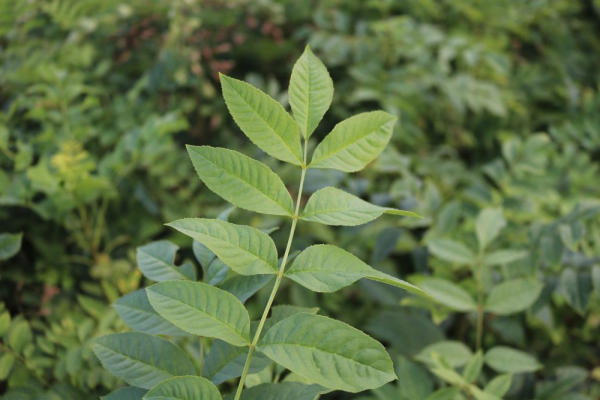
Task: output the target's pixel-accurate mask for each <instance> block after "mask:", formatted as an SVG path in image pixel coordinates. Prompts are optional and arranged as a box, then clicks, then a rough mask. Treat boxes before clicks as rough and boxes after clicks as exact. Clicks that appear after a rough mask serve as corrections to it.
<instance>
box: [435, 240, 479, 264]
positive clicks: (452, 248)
mask: <svg viewBox="0 0 600 400" xmlns="http://www.w3.org/2000/svg"><path fill="white" fill-rule="evenodd" d="M427 247H428V248H429V251H430V252H432V253H433V254H434V255H435V256H437V257H439V258H441V259H442V260H444V261H449V262H452V263H457V264H463V265H473V264H475V261H476V259H475V254H473V252H472V251H471V250H469V248H468V247H466V246H465V245H463V244H462V243H459V242H455V241H454V240H449V239H435V240H431V241H430V242H429V244H428V245H427Z"/></svg>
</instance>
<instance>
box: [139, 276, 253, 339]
mask: <svg viewBox="0 0 600 400" xmlns="http://www.w3.org/2000/svg"><path fill="white" fill-rule="evenodd" d="M146 291H147V292H148V300H150V304H152V307H154V309H155V310H156V312H158V313H159V314H160V315H161V316H162V317H163V318H165V319H166V320H168V321H169V322H171V323H172V324H173V325H175V326H177V327H178V328H180V329H182V330H183V331H185V332H188V333H191V334H193V335H198V336H207V337H216V338H220V339H222V340H224V341H226V342H228V343H231V344H233V345H234V346H245V345H247V344H248V343H249V341H250V339H249V334H250V317H249V316H248V311H246V309H245V308H244V306H243V304H242V303H241V302H240V301H239V300H238V299H236V298H235V296H233V295H232V294H231V293H228V292H226V291H224V290H222V289H219V288H216V287H214V286H210V285H208V284H206V283H202V282H186V281H172V282H163V283H157V284H155V285H152V286H150V287H148V288H146Z"/></svg>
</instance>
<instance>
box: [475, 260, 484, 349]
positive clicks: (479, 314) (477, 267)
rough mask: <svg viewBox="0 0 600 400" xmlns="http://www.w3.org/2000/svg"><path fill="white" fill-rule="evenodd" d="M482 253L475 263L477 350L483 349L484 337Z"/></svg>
mask: <svg viewBox="0 0 600 400" xmlns="http://www.w3.org/2000/svg"><path fill="white" fill-rule="evenodd" d="M481 268H483V266H482V263H481V255H479V256H478V257H477V263H476V264H475V275H476V279H477V339H476V346H475V347H476V350H477V351H479V350H481V341H482V337H483V300H484V299H483V297H484V293H483V280H482V277H481Z"/></svg>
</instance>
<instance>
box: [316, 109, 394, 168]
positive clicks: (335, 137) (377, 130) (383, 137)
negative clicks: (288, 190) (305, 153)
mask: <svg viewBox="0 0 600 400" xmlns="http://www.w3.org/2000/svg"><path fill="white" fill-rule="evenodd" d="M395 123H396V117H394V116H393V115H391V114H388V113H385V112H383V111H373V112H368V113H362V114H358V115H355V116H353V117H350V118H348V119H346V120H345V121H342V122H340V123H339V124H337V125H336V126H335V127H334V128H333V130H332V131H331V133H329V135H327V136H326V137H325V139H324V140H323V141H322V142H321V143H319V145H318V146H317V148H316V149H315V152H314V154H313V157H312V161H311V163H310V165H309V167H310V168H333V169H337V170H339V171H344V172H356V171H360V170H361V169H363V168H364V167H365V166H366V165H367V164H368V163H370V162H371V161H373V160H374V159H375V158H377V156H378V155H379V154H380V153H381V152H382V151H383V149H384V148H385V146H386V145H387V144H388V142H389V141H390V138H391V137H392V131H393V129H394V124H395Z"/></svg>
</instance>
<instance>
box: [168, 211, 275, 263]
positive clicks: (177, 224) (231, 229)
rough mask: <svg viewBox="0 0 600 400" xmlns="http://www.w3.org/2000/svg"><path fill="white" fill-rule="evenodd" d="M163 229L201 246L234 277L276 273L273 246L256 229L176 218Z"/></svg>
mask: <svg viewBox="0 0 600 400" xmlns="http://www.w3.org/2000/svg"><path fill="white" fill-rule="evenodd" d="M167 226H170V227H172V228H175V229H177V230H178V231H179V232H181V233H183V234H185V235H187V236H189V237H191V238H192V239H194V240H197V241H199V242H201V243H203V244H204V245H205V246H206V247H208V248H209V249H210V250H211V251H212V252H213V253H215V254H216V255H217V257H219V258H220V259H221V260H222V261H223V262H224V263H225V264H226V265H227V266H229V267H230V268H231V269H232V270H234V271H235V272H237V273H238V274H241V275H259V274H276V273H277V249H276V248H275V243H273V239H271V237H270V236H269V235H267V234H266V233H264V232H261V231H259V230H258V229H255V228H252V227H250V226H245V225H236V224H232V223H231V222H226V221H220V220H218V219H204V218H185V219H180V220H177V221H174V222H171V223H170V224H167Z"/></svg>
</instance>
